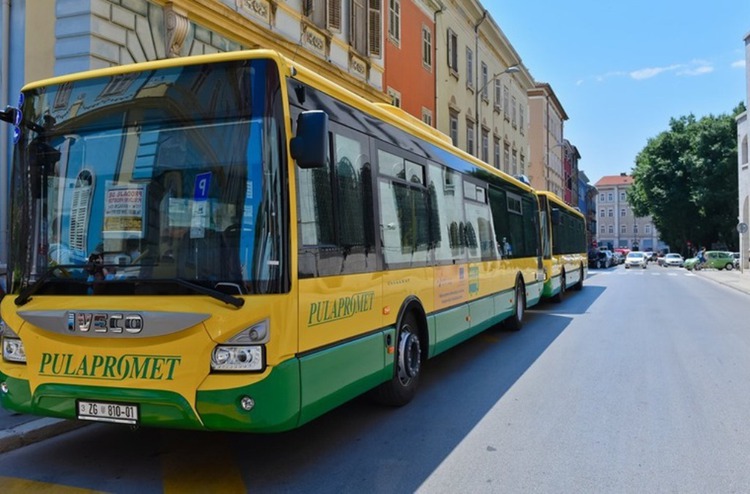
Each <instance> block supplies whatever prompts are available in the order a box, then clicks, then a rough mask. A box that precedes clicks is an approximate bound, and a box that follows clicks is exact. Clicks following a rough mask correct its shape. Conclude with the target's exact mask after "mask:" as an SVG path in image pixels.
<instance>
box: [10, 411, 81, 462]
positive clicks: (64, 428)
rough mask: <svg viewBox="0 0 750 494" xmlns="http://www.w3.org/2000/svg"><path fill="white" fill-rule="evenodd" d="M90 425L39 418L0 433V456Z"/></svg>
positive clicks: (74, 421) (73, 421)
mask: <svg viewBox="0 0 750 494" xmlns="http://www.w3.org/2000/svg"><path fill="white" fill-rule="evenodd" d="M87 425H90V424H89V423H87V422H81V421H77V420H65V419H55V418H40V419H37V420H33V421H31V422H27V423H25V424H20V425H18V426H16V427H13V428H10V429H6V430H3V431H0V454H2V453H7V452H8V451H13V450H14V449H18V448H21V447H23V446H28V445H29V444H34V443H36V442H39V441H43V440H45V439H49V438H50V437H54V436H57V435H59V434H64V433H65V432H69V431H72V430H75V429H79V428H81V427H85V426H87Z"/></svg>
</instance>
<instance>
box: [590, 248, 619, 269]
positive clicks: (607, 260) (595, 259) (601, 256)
mask: <svg viewBox="0 0 750 494" xmlns="http://www.w3.org/2000/svg"><path fill="white" fill-rule="evenodd" d="M612 266H614V257H612V251H609V250H600V251H598V252H592V253H591V254H590V255H589V267H590V268H600V269H601V268H609V267H612Z"/></svg>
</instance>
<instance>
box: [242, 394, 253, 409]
mask: <svg viewBox="0 0 750 494" xmlns="http://www.w3.org/2000/svg"><path fill="white" fill-rule="evenodd" d="M240 405H241V406H242V409H243V410H245V411H246V412H249V411H250V410H252V409H253V408H255V400H253V399H252V398H250V397H249V396H243V397H242V399H241V400H240Z"/></svg>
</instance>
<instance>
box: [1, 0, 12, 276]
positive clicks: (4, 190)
mask: <svg viewBox="0 0 750 494" xmlns="http://www.w3.org/2000/svg"><path fill="white" fill-rule="evenodd" d="M2 2H3V4H2V18H3V25H2V29H0V31H1V32H2V33H3V39H2V40H1V41H0V46H1V47H2V48H0V49H2V53H0V59H2V66H0V105H1V106H0V108H5V105H6V104H7V103H8V102H9V99H8V87H9V86H8V76H9V67H10V63H9V61H8V58H9V57H10V0H2ZM8 163H9V160H8V126H6V125H2V126H0V198H1V199H0V201H1V202H0V265H4V264H6V263H7V262H8V257H7V256H8V252H7V247H8V217H7V211H8V205H9V203H10V201H9V200H8V192H9V188H8V172H9V166H8ZM0 277H2V276H0Z"/></svg>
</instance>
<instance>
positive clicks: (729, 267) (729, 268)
mask: <svg viewBox="0 0 750 494" xmlns="http://www.w3.org/2000/svg"><path fill="white" fill-rule="evenodd" d="M724 267H725V268H726V269H727V271H731V270H732V269H734V264H732V263H731V262H730V263H727V265H726V266H724Z"/></svg>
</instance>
